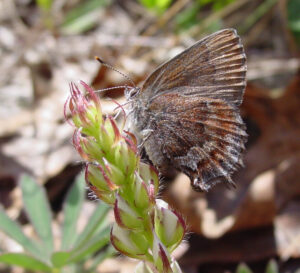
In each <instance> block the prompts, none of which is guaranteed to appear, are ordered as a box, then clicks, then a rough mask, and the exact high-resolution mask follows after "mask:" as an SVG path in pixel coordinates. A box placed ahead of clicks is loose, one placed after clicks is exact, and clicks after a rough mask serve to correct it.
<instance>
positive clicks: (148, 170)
mask: <svg viewBox="0 0 300 273" xmlns="http://www.w3.org/2000/svg"><path fill="white" fill-rule="evenodd" d="M139 174H140V176H141V178H142V179H143V181H145V182H146V183H147V184H152V185H153V187H154V188H153V189H154V193H153V194H154V195H155V196H156V194H157V193H158V189H159V178H158V173H157V170H156V169H155V168H154V167H153V166H151V165H149V164H145V163H143V162H140V163H139Z"/></svg>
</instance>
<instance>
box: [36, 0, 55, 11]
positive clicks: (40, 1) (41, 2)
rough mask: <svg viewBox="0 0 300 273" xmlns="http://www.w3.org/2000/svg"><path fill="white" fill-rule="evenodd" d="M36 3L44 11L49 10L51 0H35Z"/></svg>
mask: <svg viewBox="0 0 300 273" xmlns="http://www.w3.org/2000/svg"><path fill="white" fill-rule="evenodd" d="M36 3H37V5H38V6H39V8H40V9H42V10H44V11H49V10H50V9H51V6H52V0H36Z"/></svg>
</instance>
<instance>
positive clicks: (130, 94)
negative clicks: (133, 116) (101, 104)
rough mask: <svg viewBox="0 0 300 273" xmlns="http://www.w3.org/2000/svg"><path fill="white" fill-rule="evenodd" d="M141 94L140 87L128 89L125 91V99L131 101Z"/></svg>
mask: <svg viewBox="0 0 300 273" xmlns="http://www.w3.org/2000/svg"><path fill="white" fill-rule="evenodd" d="M139 92H140V88H138V87H127V88H126V89H125V97H126V99H127V100H130V99H132V98H134V97H135V96H136V94H138V93H139Z"/></svg>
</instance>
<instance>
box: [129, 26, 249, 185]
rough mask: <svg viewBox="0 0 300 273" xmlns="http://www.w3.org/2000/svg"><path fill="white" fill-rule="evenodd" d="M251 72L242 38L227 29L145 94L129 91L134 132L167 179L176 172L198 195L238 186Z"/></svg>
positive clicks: (153, 81) (181, 59)
mask: <svg viewBox="0 0 300 273" xmlns="http://www.w3.org/2000/svg"><path fill="white" fill-rule="evenodd" d="M246 70H247V67H246V56H245V53H244V49H243V46H242V44H241V40H240V38H239V36H238V35H237V33H236V31H235V30H233V29H225V30H221V31H218V32H216V33H214V34H212V35H210V36H207V37H206V38H204V39H202V40H200V41H198V42H197V43H196V44H194V45H193V46H192V47H190V48H188V49H186V50H185V51H183V52H182V53H181V54H179V55H177V56H176V57H174V58H173V59H171V60H169V61H168V62H166V63H164V64H162V65H161V66H160V67H158V68H157V69H156V70H155V71H154V72H153V73H152V74H151V75H150V76H149V77H148V78H147V80H146V81H145V83H144V84H143V86H142V88H137V87H133V88H131V89H128V90H127V92H126V96H127V99H128V100H129V101H131V107H132V108H131V111H132V112H133V113H132V114H131V115H129V116H130V117H131V123H132V125H131V126H132V127H131V129H132V130H133V132H134V133H135V134H136V135H137V136H138V138H140V143H142V144H143V146H144V148H145V150H146V153H147V155H148V156H149V159H150V160H151V161H152V163H153V164H154V165H155V166H156V167H157V168H158V169H159V170H160V171H161V172H162V173H164V172H165V171H166V170H167V169H168V168H169V167H175V168H176V169H177V170H179V171H182V172H184V173H185V174H187V175H188V176H189V178H190V179H191V184H192V187H193V188H194V189H195V190H198V191H207V190H209V189H210V188H211V186H213V185H215V184H216V183H218V182H221V181H227V182H229V183H230V184H233V185H234V183H233V182H232V180H231V175H232V173H233V172H234V170H236V168H237V167H238V166H239V165H241V164H242V160H241V153H242V151H243V150H244V144H245V142H246V139H247V134H246V132H245V126H244V124H243V121H242V119H241V117H240V113H239V106H240V104H241V103H242V100H243V94H244V90H245V86H246V79H245V78H246Z"/></svg>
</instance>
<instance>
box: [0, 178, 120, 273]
mask: <svg viewBox="0 0 300 273" xmlns="http://www.w3.org/2000/svg"><path fill="white" fill-rule="evenodd" d="M20 186H21V190H22V196H23V202H24V206H25V212H26V213H27V216H28V218H29V220H30V222H31V224H32V225H33V227H34V230H35V233H36V235H37V237H38V240H34V239H31V238H29V237H27V236H26V235H25V234H24V233H23V231H22V229H21V227H20V225H19V224H18V223H17V222H15V221H13V220H11V219H10V218H9V217H8V216H7V215H6V213H5V212H4V210H3V209H2V208H0V230H1V231H2V232H4V233H5V234H6V235H7V236H9V237H10V238H11V239H13V240H14V241H16V242H18V243H19V244H20V245H21V246H22V247H23V249H24V252H22V253H1V254H0V263H4V264H7V265H11V266H13V265H14V266H20V267H23V268H25V269H28V270H32V271H35V272H51V273H59V272H74V273H75V272H94V270H95V268H96V267H97V265H98V264H99V263H100V262H101V261H102V260H103V259H105V258H106V257H108V256H111V255H113V253H114V252H115V251H114V250H113V249H112V248H111V247H106V246H107V245H108V243H109V230H110V227H109V225H108V223H107V221H106V215H107V212H108V209H109V207H108V206H107V205H105V204H104V203H100V204H99V205H98V206H97V207H96V209H95V210H94V212H93V214H92V215H91V217H90V219H89V220H88V224H87V225H86V226H85V228H84V229H83V231H82V232H81V233H80V234H78V233H77V231H76V225H77V222H78V218H79V212H80V210H81V208H82V204H83V201H84V196H85V182H84V178H83V176H82V175H81V176H80V177H78V178H77V179H76V181H75V183H74V185H73V186H72V188H71V189H70V191H69V193H68V195H67V197H66V200H65V202H64V209H63V210H64V222H63V225H62V232H61V234H62V239H61V244H60V249H59V251H55V250H54V240H53V233H52V228H51V221H52V216H51V211H50V206H49V203H48V200H47V197H46V193H45V190H44V188H43V187H41V186H40V185H38V184H37V183H36V182H35V180H33V179H32V178H31V177H29V176H27V175H24V176H22V178H21V180H20ZM104 247H106V248H104ZM87 261H88V264H89V265H88V266H87V265H86V264H87V263H86V262H87Z"/></svg>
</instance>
